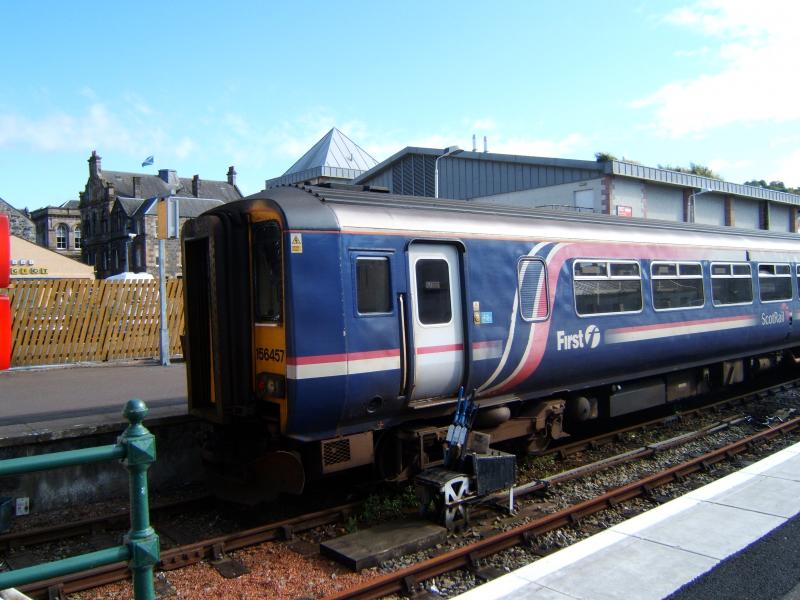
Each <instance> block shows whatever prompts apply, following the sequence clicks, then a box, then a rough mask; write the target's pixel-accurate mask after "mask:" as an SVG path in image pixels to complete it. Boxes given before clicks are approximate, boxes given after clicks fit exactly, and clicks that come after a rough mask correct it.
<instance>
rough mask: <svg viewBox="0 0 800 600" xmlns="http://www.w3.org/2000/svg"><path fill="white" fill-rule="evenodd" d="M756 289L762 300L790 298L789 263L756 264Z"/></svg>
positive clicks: (773, 300)
mask: <svg viewBox="0 0 800 600" xmlns="http://www.w3.org/2000/svg"><path fill="white" fill-rule="evenodd" d="M758 289H759V297H760V298H761V301H762V302H778V301H780V300H791V299H792V270H791V268H790V267H789V265H787V264H783V265H769V264H766V265H765V264H760V265H758Z"/></svg>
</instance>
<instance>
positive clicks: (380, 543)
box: [320, 521, 447, 571]
mask: <svg viewBox="0 0 800 600" xmlns="http://www.w3.org/2000/svg"><path fill="white" fill-rule="evenodd" d="M446 536H447V530H446V529H445V528H444V527H440V526H439V525H434V524H433V523H431V522H429V521H409V522H405V521H403V522H390V523H383V524H381V525H378V526H376V527H372V528H370V529H364V530H362V531H356V532H355V533H350V534H348V535H343V536H342V537H338V538H336V539H333V540H328V541H327V542H323V543H322V544H320V552H321V553H322V554H324V555H325V556H328V557H330V558H332V559H334V560H336V561H338V562H340V563H342V564H344V565H346V566H347V567H349V568H351V569H353V570H354V571H360V570H361V569H367V568H369V567H374V566H375V565H377V564H379V563H380V562H381V561H384V560H390V559H392V558H396V557H398V556H402V555H403V554H409V553H411V552H416V551H418V550H424V549H425V548H430V547H431V546H435V545H436V544H439V543H441V542H443V541H444V540H445V537H446Z"/></svg>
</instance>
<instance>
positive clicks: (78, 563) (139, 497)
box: [0, 400, 159, 600]
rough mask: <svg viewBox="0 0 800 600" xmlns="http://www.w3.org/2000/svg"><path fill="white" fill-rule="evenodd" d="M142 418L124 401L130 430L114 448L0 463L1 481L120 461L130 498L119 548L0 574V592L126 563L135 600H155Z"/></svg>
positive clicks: (151, 447)
mask: <svg viewBox="0 0 800 600" xmlns="http://www.w3.org/2000/svg"><path fill="white" fill-rule="evenodd" d="M147 413H148V410H147V406H146V405H145V403H144V402H142V401H141V400H130V401H128V403H127V404H126V405H125V410H124V411H123V413H122V414H123V415H124V416H125V418H126V419H128V422H129V423H130V425H128V428H127V429H126V430H125V431H124V432H123V433H122V435H121V436H120V437H119V438H118V439H117V443H116V444H112V445H109V446H97V447H96V448H84V449H81V450H67V451H64V452H54V453H52V454H45V455H40V456H25V457H21V458H9V459H5V460H0V477H5V476H8V475H20V474H25V473H33V472H36V471H45V470H48V469H59V468H63V467H70V466H75V465H85V464H89V463H95V462H102V461H107V460H121V461H122V463H123V464H124V465H125V467H126V468H127V469H128V474H129V476H128V480H129V481H130V496H131V529H130V531H129V532H128V535H126V536H125V543H124V544H123V545H122V546H115V547H114V548H107V549H105V550H98V551H97V552H90V553H88V554H81V555H79V556H72V557H70V558H64V559H61V560H56V561H52V562H48V563H43V564H39V565H33V566H31V567H24V568H22V569H15V570H13V571H7V572H4V573H0V590H4V589H6V588H10V587H16V586H19V585H26V584H29V583H33V582H34V581H41V580H43V579H50V578H53V577H62V576H64V575H70V574H72V573H77V572H79V571H86V570H88V569H93V568H95V567H102V566H105V565H110V564H113V563H115V562H120V561H125V560H127V561H128V566H129V568H130V570H131V572H132V574H133V594H134V597H135V598H136V600H154V599H155V589H154V585H153V567H154V566H155V564H156V563H157V562H158V559H159V544H158V536H157V535H156V532H155V531H154V530H153V528H152V527H150V507H149V502H148V497H147V469H149V468H150V465H151V464H153V463H154V462H155V460H156V441H155V436H153V434H151V433H150V432H149V431H148V430H147V428H145V427H144V425H142V421H143V420H144V418H145V416H147Z"/></svg>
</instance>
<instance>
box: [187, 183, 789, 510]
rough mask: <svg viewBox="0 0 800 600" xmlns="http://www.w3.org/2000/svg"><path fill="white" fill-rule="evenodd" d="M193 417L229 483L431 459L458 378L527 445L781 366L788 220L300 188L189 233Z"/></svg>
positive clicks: (210, 218)
mask: <svg viewBox="0 0 800 600" xmlns="http://www.w3.org/2000/svg"><path fill="white" fill-rule="evenodd" d="M183 251H184V263H183V264H184V277H185V294H186V297H185V298H186V316H187V332H186V339H185V340H184V342H185V343H184V347H185V352H186V356H187V373H188V386H189V407H190V411H191V412H192V413H193V414H195V415H197V416H199V417H201V418H203V419H205V420H206V421H207V422H208V423H209V431H208V436H207V439H206V441H205V444H204V452H203V456H204V459H205V460H206V462H207V464H208V465H209V467H210V470H211V471H212V472H216V473H217V476H219V477H220V478H223V479H224V480H225V481H226V483H225V486H226V489H232V488H231V486H234V482H240V483H242V484H243V486H244V488H245V489H247V490H249V491H250V492H251V493H253V494H254V495H258V494H259V493H262V492H263V493H267V492H273V491H281V490H283V491H292V492H299V491H301V490H302V488H303V486H304V483H305V481H306V480H307V479H308V478H315V477H318V476H321V475H327V474H330V473H335V472H338V471H343V470H347V469H351V468H354V467H366V466H368V465H374V466H375V467H376V469H377V472H378V473H379V476H380V477H382V478H398V477H403V476H407V475H408V474H409V472H410V471H411V470H413V469H419V468H424V467H426V466H432V465H435V464H437V462H438V461H439V460H441V441H442V439H443V437H444V434H445V431H446V426H447V424H448V421H449V418H450V416H451V413H452V410H453V405H454V402H455V396H456V394H457V391H458V389H459V387H460V386H462V385H463V386H464V387H465V389H467V390H473V389H474V390H477V397H478V404H479V406H480V410H479V413H478V418H477V421H476V428H477V429H479V430H481V431H485V432H487V433H489V434H491V436H492V437H491V439H492V442H493V443H497V442H501V441H505V440H511V439H520V440H524V441H525V443H527V444H528V446H529V448H530V449H531V450H536V449H541V448H543V447H544V446H546V445H547V443H548V442H549V441H550V440H551V439H553V438H559V437H562V436H565V435H567V431H568V430H569V424H570V423H574V422H580V421H586V420H589V419H594V418H598V417H606V416H607V417H614V416H618V415H622V414H626V413H631V412H635V411H638V410H643V409H647V408H651V407H654V406H657V405H661V404H665V403H668V402H674V401H676V400H680V399H683V398H687V397H691V396H695V395H698V394H702V393H704V392H707V391H709V390H710V389H712V388H716V387H720V386H723V385H728V384H733V383H737V382H741V381H744V380H745V379H747V378H749V377H752V376H753V375H754V374H755V373H757V372H760V371H764V370H767V369H771V368H775V367H779V366H784V365H787V364H794V360H793V359H794V357H795V354H794V351H795V350H796V346H797V345H798V344H799V343H800V342H799V341H798V340H799V339H800V332H798V331H797V327H793V324H792V323H793V320H794V319H793V317H796V316H797V314H796V313H797V312H798V310H800V305H798V299H797V298H798V290H797V269H798V262H800V260H798V256H800V243H798V240H797V236H796V235H793V234H779V233H774V232H756V231H744V232H734V231H732V230H730V229H723V228H718V227H706V226H693V225H687V224H682V223H681V224H675V223H666V222H655V221H644V220H636V219H619V218H615V217H608V216H603V215H592V216H586V215H580V214H571V213H555V212H550V211H534V210H523V209H513V208H502V207H498V206H488V205H480V204H477V203H472V202H463V201H447V200H432V199H426V198H413V197H401V196H393V195H390V194H388V193H381V192H375V191H362V190H361V188H355V187H351V186H345V187H334V186H331V187H312V186H297V187H285V188H278V189H274V190H267V191H263V192H261V193H259V194H256V195H254V196H250V197H248V198H246V199H244V200H242V201H239V202H235V203H230V204H227V205H224V206H221V207H219V208H215V209H213V210H211V211H209V212H207V213H205V214H204V215H202V216H200V217H198V218H197V219H194V220H193V221H191V222H190V223H188V224H187V225H186V227H185V228H184V232H183Z"/></svg>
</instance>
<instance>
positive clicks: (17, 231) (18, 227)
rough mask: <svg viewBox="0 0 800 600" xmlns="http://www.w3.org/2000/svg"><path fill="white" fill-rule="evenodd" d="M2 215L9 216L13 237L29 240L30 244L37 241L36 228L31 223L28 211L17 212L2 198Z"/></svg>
mask: <svg viewBox="0 0 800 600" xmlns="http://www.w3.org/2000/svg"><path fill="white" fill-rule="evenodd" d="M0 215H8V221H9V225H10V226H11V235H15V236H17V237H20V238H22V239H23V240H28V241H29V242H35V241H36V228H35V226H34V224H33V221H31V218H30V217H31V216H30V214H29V213H28V209H27V208H26V209H24V210H21V211H20V210H17V209H16V208H14V207H13V206H11V205H10V204H9V203H8V202H6V201H5V200H3V199H2V198H0Z"/></svg>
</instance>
